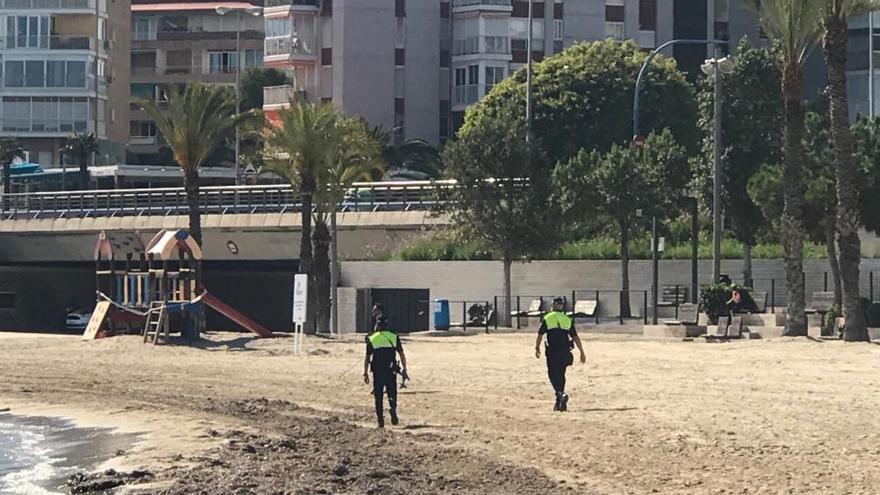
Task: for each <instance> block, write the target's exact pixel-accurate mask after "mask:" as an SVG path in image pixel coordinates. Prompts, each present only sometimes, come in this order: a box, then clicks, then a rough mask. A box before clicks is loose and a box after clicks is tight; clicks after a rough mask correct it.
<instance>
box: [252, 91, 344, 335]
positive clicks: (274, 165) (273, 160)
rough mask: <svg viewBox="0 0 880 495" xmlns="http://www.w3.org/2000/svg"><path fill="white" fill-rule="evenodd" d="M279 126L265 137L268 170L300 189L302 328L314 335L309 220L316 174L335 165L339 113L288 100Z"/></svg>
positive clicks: (323, 106) (326, 106)
mask: <svg viewBox="0 0 880 495" xmlns="http://www.w3.org/2000/svg"><path fill="white" fill-rule="evenodd" d="M278 119H279V125H278V126H275V127H272V128H270V129H269V130H268V133H267V136H266V154H267V160H266V161H267V164H266V165H267V168H268V169H269V170H272V171H274V172H275V173H277V174H278V175H280V176H281V177H283V178H285V179H286V180H287V181H289V182H290V183H291V184H292V185H293V186H294V188H295V189H297V190H299V194H300V200H301V202H302V211H301V219H302V230H301V237H300V254H299V273H304V274H307V275H308V278H309V291H308V293H309V301H308V308H311V309H307V311H306V315H307V319H306V325H305V329H306V331H307V332H311V333H314V332H315V330H316V329H315V321H316V320H315V316H316V315H315V314H314V312H315V309H316V305H317V301H318V299H317V291H316V290H315V269H314V263H315V260H314V256H313V251H312V219H313V215H314V212H313V208H314V199H315V192H316V191H317V184H318V183H317V180H318V174H320V173H321V170H326V169H329V168H330V167H332V166H334V162H335V154H336V147H337V146H339V145H340V143H339V140H338V139H339V133H338V131H337V129H336V127H337V125H338V124H339V123H340V121H341V120H342V114H341V113H340V112H339V111H338V110H336V109H335V108H334V107H333V105H331V104H320V105H315V104H312V103H305V102H296V101H291V102H290V107H288V108H285V109H284V110H282V111H281V112H279V114H278Z"/></svg>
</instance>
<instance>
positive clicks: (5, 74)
mask: <svg viewBox="0 0 880 495" xmlns="http://www.w3.org/2000/svg"><path fill="white" fill-rule="evenodd" d="M129 9H130V5H129V1H128V0H0V129H2V135H3V136H9V137H14V138H16V139H18V140H19V142H20V143H21V145H22V147H23V148H24V149H25V150H26V151H28V154H29V157H30V160H31V161H32V162H36V163H39V164H40V165H41V166H42V167H44V168H49V167H53V166H57V165H58V164H59V163H61V161H62V157H61V153H60V150H61V148H62V147H63V146H64V145H65V142H66V139H67V137H68V136H70V135H71V134H73V133H81V132H94V133H95V134H96V136H97V137H98V139H99V146H100V149H99V151H98V153H97V154H96V155H97V156H96V160H97V163H115V162H116V161H117V160H120V159H122V158H124V156H125V143H126V141H127V140H128V132H127V123H128V100H129V97H128V90H129V81H128V75H129V67H128V61H129V46H130V45H129V43H130V41H129V32H130V27H129V22H130V16H129Z"/></svg>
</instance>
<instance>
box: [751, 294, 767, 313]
mask: <svg viewBox="0 0 880 495" xmlns="http://www.w3.org/2000/svg"><path fill="white" fill-rule="evenodd" d="M749 295H750V296H752V300H753V301H755V306H756V307H757V308H758V313H766V312H767V293H766V292H750V293H749Z"/></svg>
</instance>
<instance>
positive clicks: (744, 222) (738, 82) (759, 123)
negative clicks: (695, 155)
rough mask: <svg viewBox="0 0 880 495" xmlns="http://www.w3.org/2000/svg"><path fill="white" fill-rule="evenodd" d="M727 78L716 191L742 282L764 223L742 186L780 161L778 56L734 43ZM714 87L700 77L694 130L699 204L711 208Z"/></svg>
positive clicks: (748, 278) (747, 275)
mask: <svg viewBox="0 0 880 495" xmlns="http://www.w3.org/2000/svg"><path fill="white" fill-rule="evenodd" d="M734 61H735V66H734V70H733V72H732V73H731V74H729V75H726V76H724V104H723V105H722V109H723V115H722V119H721V121H722V136H723V141H722V142H723V143H724V150H723V156H724V160H723V162H722V163H723V167H724V168H723V174H722V179H721V180H722V191H723V193H724V195H723V201H724V212H725V219H726V220H727V222H726V223H728V224H729V226H730V228H731V230H732V231H733V234H734V236H735V237H736V239H737V240H738V241H739V242H740V243H742V246H743V280H745V281H746V284H747V285H748V284H749V282H750V281H751V280H752V246H753V245H754V244H755V242H756V240H757V239H756V238H757V236H758V234H759V233H760V232H761V231H762V229H764V228H766V226H767V221H766V220H765V219H764V217H763V215H761V209H760V207H759V206H758V205H757V204H755V202H754V201H753V200H752V198H751V196H749V193H748V183H749V180H750V179H751V178H752V176H753V175H755V173H757V171H758V169H759V168H760V167H761V164H762V163H779V162H780V161H781V160H782V154H781V148H782V127H783V121H782V111H781V109H782V96H781V94H780V93H779V80H780V73H779V57H778V55H777V54H776V53H775V52H774V51H773V50H770V49H767V48H752V47H751V46H750V45H749V43H748V41H747V40H745V39H744V40H743V41H741V42H740V43H739V46H738V47H737V49H736V57H735V58H734ZM713 102H714V86H713V85H712V84H711V80H710V79H706V80H705V83H704V85H703V91H702V92H701V93H700V97H699V104H700V121H699V122H700V124H699V125H700V129H701V131H702V132H703V136H704V147H703V152H702V153H701V154H700V159H701V160H700V161H701V163H700V170H701V172H702V173H701V174H700V177H703V178H705V180H704V183H705V185H706V186H708V187H701V188H700V189H701V190H705V191H706V194H705V197H706V200H705V202H706V203H708V204H710V205H711V202H712V194H711V181H712V172H711V171H712V146H713V143H712V141H713V139H714V125H713V115H714V107H713Z"/></svg>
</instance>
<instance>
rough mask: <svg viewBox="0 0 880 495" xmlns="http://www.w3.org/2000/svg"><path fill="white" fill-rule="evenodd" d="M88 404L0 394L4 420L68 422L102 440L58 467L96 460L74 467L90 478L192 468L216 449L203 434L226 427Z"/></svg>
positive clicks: (142, 486) (141, 486)
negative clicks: (97, 435) (205, 454)
mask: <svg viewBox="0 0 880 495" xmlns="http://www.w3.org/2000/svg"><path fill="white" fill-rule="evenodd" d="M86 402H87V401H83V402H78V403H72V402H71V403H59V402H52V401H35V400H28V399H22V398H19V397H14V396H12V397H11V396H8V395H0V416H2V415H8V416H9V417H11V418H13V421H18V420H24V421H27V420H31V419H34V420H40V419H44V420H48V421H57V422H58V423H59V424H63V423H68V424H69V425H70V428H71V429H74V430H75V432H80V433H81V432H86V433H90V432H95V433H97V434H99V435H101V436H103V437H104V439H103V440H102V442H103V441H105V440H106V441H108V443H107V444H106V445H104V444H99V448H98V451H97V452H95V451H92V452H90V453H88V454H85V453H80V454H77V453H76V449H75V448H74V449H72V451H73V452H74V453H73V455H71V456H70V457H71V458H69V459H68V460H66V461H63V462H61V463H60V464H61V465H64V464H70V463H74V464H76V463H78V462H81V461H88V460H89V457H94V458H96V459H97V460H99V462H97V463H94V462H86V464H89V465H87V466H80V465H78V464H77V467H78V469H77V471H76V472H82V473H87V474H90V475H95V474H100V473H104V472H108V471H109V472H118V473H125V472H138V471H148V472H151V473H159V472H162V471H164V470H166V469H169V468H171V467H174V468H176V469H179V468H184V469H185V468H188V467H191V466H192V465H194V463H195V461H192V460H190V461H188V459H193V458H196V457H198V456H200V455H201V454H204V453H205V452H207V451H209V450H211V449H212V448H215V447H217V446H218V445H219V444H220V441H219V439H214V438H212V437H211V436H210V435H206V434H205V431H206V430H207V429H210V428H214V427H216V428H226V427H229V425H228V424H223V423H222V422H220V421H210V420H207V419H206V418H202V419H199V418H195V417H194V416H193V415H186V414H174V415H170V414H163V413H159V412H157V411H153V410H147V409H146V408H138V407H134V406H125V407H122V408H113V409H111V408H100V407H97V406H94V407H93V406H92V405H91V404H87V403H86ZM67 440H71V441H76V440H78V439H77V438H68V439H67ZM71 474H73V473H71ZM65 480H66V477H65ZM166 481H167V480H166ZM159 486H161V482H158V481H154V482H148V483H141V484H137V485H126V486H122V487H120V488H119V491H117V492H115V493H122V494H124V493H128V492H129V491H131V490H133V489H138V490H140V489H149V488H158V487H159Z"/></svg>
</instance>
